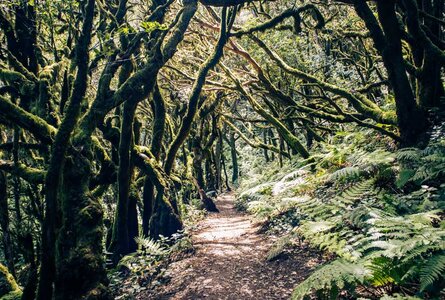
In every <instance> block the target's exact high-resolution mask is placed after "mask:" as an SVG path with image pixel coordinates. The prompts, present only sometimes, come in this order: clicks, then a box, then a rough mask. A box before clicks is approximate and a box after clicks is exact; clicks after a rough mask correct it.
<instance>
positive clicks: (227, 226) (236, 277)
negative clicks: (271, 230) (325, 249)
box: [137, 194, 320, 300]
mask: <svg viewBox="0 0 445 300" xmlns="http://www.w3.org/2000/svg"><path fill="white" fill-rule="evenodd" d="M233 202H234V196H233V195H232V194H225V195H222V196H220V197H219V198H218V199H217V201H216V205H217V207H218V208H219V210H220V213H212V214H210V215H209V216H208V217H207V218H206V219H205V220H203V221H202V222H200V224H199V228H200V229H199V230H198V231H197V232H195V233H194V234H193V244H194V246H195V249H196V252H195V253H194V255H193V256H191V257H187V258H185V259H182V260H180V261H177V262H174V263H172V264H171V265H170V266H169V267H168V269H167V271H166V272H165V275H164V277H165V279H167V280H169V283H168V284H166V285H164V286H159V287H157V288H156V289H155V290H150V291H148V292H147V293H144V294H141V295H140V296H139V297H138V298H137V299H140V300H142V299H159V300H162V299H175V300H179V299H193V300H195V299H231V300H236V299H242V300H250V299H252V300H253V299H255V300H257V299H258V300H261V299H288V298H289V297H290V294H291V293H292V290H293V287H294V286H295V284H297V283H298V282H301V281H302V280H303V279H304V278H306V277H307V276H308V274H309V273H310V271H311V270H312V269H313V268H314V267H315V266H316V265H318V264H319V261H320V259H319V257H318V256H317V255H314V253H313V252H312V251H307V249H303V248H301V249H297V253H296V254H295V255H292V257H289V258H287V259H284V260H277V261H273V262H267V261H266V260H265V257H266V255H267V251H268V250H269V249H270V247H271V246H272V243H273V240H272V239H270V238H268V237H266V236H264V235H262V234H259V233H258V227H257V226H255V224H254V223H253V222H252V221H251V219H250V217H249V216H248V215H244V214H242V213H240V212H238V211H236V210H235V209H234V207H233Z"/></svg>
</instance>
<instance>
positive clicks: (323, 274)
mask: <svg viewBox="0 0 445 300" xmlns="http://www.w3.org/2000/svg"><path fill="white" fill-rule="evenodd" d="M369 275H370V272H369V270H367V269H366V268H365V266H364V264H363V263H362V262H356V263H351V262H347V261H345V260H343V259H337V260H335V261H333V262H331V263H329V264H327V265H324V266H322V267H320V268H319V269H317V270H316V271H315V272H314V273H312V274H311V276H309V277H308V278H307V279H306V280H304V281H303V282H302V283H300V284H299V285H298V286H297V287H296V288H295V290H294V291H293V293H292V299H294V300H298V299H305V298H306V297H309V296H310V295H312V294H314V293H317V295H319V296H320V295H321V296H323V295H324V296H326V295H329V297H330V298H331V299H335V298H336V296H337V295H338V294H339V292H340V291H341V290H345V289H346V290H350V291H352V290H354V288H355V287H356V286H357V285H359V284H363V283H364V281H365V278H366V277H367V276H369ZM318 298H320V297H318Z"/></svg>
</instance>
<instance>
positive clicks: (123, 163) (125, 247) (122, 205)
mask: <svg viewBox="0 0 445 300" xmlns="http://www.w3.org/2000/svg"><path fill="white" fill-rule="evenodd" d="M136 108H137V102H134V101H132V100H131V99H130V100H128V101H127V102H125V104H124V108H123V111H122V124H121V129H120V141H119V149H118V152H119V168H118V172H117V182H118V198H117V207H116V214H115V219H114V225H113V235H112V238H111V244H110V249H109V251H110V252H112V253H113V262H114V263H115V264H116V263H117V262H118V261H119V260H120V259H121V258H122V257H123V256H125V255H127V254H128V253H130V237H129V229H128V228H129V227H128V226H129V221H130V220H129V219H128V217H129V214H128V212H129V204H130V201H129V198H130V185H131V178H132V173H133V166H132V162H131V153H132V151H133V144H134V141H133V140H134V139H133V122H134V118H135V113H136Z"/></svg>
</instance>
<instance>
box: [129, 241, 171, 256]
mask: <svg viewBox="0 0 445 300" xmlns="http://www.w3.org/2000/svg"><path fill="white" fill-rule="evenodd" d="M134 240H135V241H136V244H138V246H139V250H140V251H141V252H143V253H144V254H146V255H153V256H156V255H164V254H166V253H167V249H166V248H165V247H163V246H162V245H161V243H159V242H158V241H155V240H153V239H151V238H149V237H136V238H135V239H134Z"/></svg>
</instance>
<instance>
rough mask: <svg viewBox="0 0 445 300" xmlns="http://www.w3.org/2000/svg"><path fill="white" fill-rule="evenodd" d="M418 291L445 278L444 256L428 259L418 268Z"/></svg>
mask: <svg viewBox="0 0 445 300" xmlns="http://www.w3.org/2000/svg"><path fill="white" fill-rule="evenodd" d="M419 274H420V291H424V290H425V289H426V288H428V287H429V286H431V285H433V284H434V283H435V282H437V281H439V280H443V279H444V278H445V254H444V253H440V254H436V255H433V256H432V257H430V258H429V259H428V260H427V262H426V263H425V264H424V265H423V266H422V267H421V268H420V271H419Z"/></svg>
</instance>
